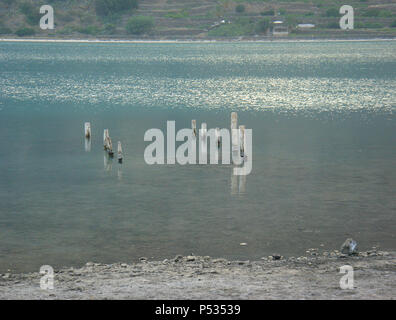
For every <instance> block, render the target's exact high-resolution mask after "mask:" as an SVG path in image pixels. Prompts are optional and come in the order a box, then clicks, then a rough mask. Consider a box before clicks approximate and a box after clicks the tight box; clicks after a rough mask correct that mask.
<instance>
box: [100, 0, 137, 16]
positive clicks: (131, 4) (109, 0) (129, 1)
mask: <svg viewBox="0 0 396 320" xmlns="http://www.w3.org/2000/svg"><path fill="white" fill-rule="evenodd" d="M137 7H138V1H137V0H95V10H96V13H97V14H98V15H100V16H108V15H111V14H115V13H118V12H122V11H125V10H130V9H136V8H137Z"/></svg>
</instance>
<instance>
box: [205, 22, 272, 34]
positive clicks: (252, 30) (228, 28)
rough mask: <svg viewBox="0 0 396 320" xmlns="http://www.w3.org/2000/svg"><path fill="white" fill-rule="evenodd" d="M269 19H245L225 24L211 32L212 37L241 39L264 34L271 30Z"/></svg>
mask: <svg viewBox="0 0 396 320" xmlns="http://www.w3.org/2000/svg"><path fill="white" fill-rule="evenodd" d="M269 25H270V22H269V19H266V18H262V19H260V20H258V21H256V20H255V19H251V18H247V17H243V18H239V19H237V20H236V21H235V22H233V23H229V24H223V25H221V26H219V27H217V28H215V29H212V30H210V31H209V33H208V35H209V36H212V37H239V36H243V35H254V34H264V33H265V32H267V30H268V28H269Z"/></svg>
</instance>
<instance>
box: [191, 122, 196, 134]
mask: <svg viewBox="0 0 396 320" xmlns="http://www.w3.org/2000/svg"><path fill="white" fill-rule="evenodd" d="M191 128H192V130H193V134H194V136H195V137H196V136H197V122H196V121H195V120H191Z"/></svg>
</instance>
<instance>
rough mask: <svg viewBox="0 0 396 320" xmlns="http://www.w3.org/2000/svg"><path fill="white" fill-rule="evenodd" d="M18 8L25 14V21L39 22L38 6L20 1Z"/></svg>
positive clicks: (31, 23) (30, 22)
mask: <svg viewBox="0 0 396 320" xmlns="http://www.w3.org/2000/svg"><path fill="white" fill-rule="evenodd" d="M19 10H20V11H21V12H22V13H23V14H24V15H25V18H26V22H27V23H28V24H30V25H36V24H37V25H38V24H39V22H40V18H41V15H40V10H39V7H38V6H34V5H33V4H32V3H30V2H22V3H21V4H20V5H19Z"/></svg>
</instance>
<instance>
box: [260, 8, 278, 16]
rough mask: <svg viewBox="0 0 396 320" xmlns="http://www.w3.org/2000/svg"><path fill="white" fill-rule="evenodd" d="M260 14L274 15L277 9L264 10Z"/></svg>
mask: <svg viewBox="0 0 396 320" xmlns="http://www.w3.org/2000/svg"><path fill="white" fill-rule="evenodd" d="M260 14H261V15H262V16H274V15H275V10H274V9H271V10H267V11H263V12H260Z"/></svg>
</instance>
